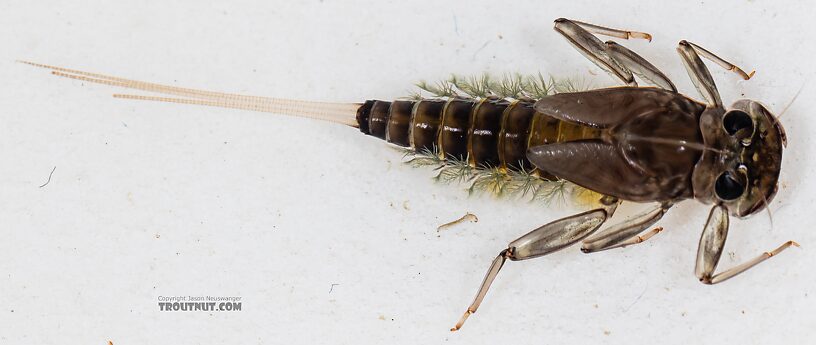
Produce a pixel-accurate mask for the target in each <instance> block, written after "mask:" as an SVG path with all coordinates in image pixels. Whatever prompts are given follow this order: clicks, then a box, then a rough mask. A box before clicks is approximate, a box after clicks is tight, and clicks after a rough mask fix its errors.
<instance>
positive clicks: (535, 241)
mask: <svg viewBox="0 0 816 345" xmlns="http://www.w3.org/2000/svg"><path fill="white" fill-rule="evenodd" d="M601 203H602V204H603V205H604V206H603V207H601V208H597V209H594V210H590V211H587V212H583V213H579V214H576V215H573V216H569V217H566V218H561V219H559V220H556V221H554V222H551V223H549V224H546V225H544V226H541V227H539V228H538V229H535V230H533V231H530V232H529V233H527V234H526V235H524V236H521V237H519V238H518V239H517V240H515V241H513V242H510V244H509V245H508V246H507V249H505V250H502V251H501V252H500V253H499V255H498V256H496V258H495V259H493V263H492V264H491V265H490V268H489V269H488V270H487V274H486V275H485V277H484V280H482V285H481V286H480V287H479V291H478V292H477V293H476V298H474V299H473V303H471V304H470V306H468V308H467V310H466V311H465V313H464V314H462V317H461V318H460V319H459V322H457V323H456V326H454V327H453V328H451V331H457V330H459V329H460V328H462V325H463V324H464V323H465V321H466V320H467V318H468V317H469V316H470V315H471V314H473V313H475V312H476V310H477V309H478V308H479V305H481V304H482V300H484V298H485V295H487V290H488V289H490V285H491V284H493V280H495V279H496V276H497V275H498V274H499V271H500V270H501V268H502V266H504V263H505V262H506V261H507V260H508V259H509V260H511V261H519V260H527V259H532V258H537V257H539V256H544V255H547V254H550V253H553V252H556V251H558V250H561V249H564V248H566V247H569V246H571V245H573V244H575V243H577V242H578V241H581V240H582V239H584V238H586V237H587V236H589V235H590V234H592V233H593V232H595V230H597V229H598V228H599V227H601V225H603V223H604V222H605V221H606V220H607V219H609V218H611V217H612V214H613V213H614V212H615V209H616V208H617V206H618V204H619V202H618V200H616V199H615V198H612V197H603V198H601Z"/></svg>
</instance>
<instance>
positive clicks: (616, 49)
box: [606, 41, 677, 92]
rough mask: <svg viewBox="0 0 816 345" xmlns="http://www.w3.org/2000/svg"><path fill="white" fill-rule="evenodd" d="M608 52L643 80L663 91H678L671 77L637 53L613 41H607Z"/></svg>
mask: <svg viewBox="0 0 816 345" xmlns="http://www.w3.org/2000/svg"><path fill="white" fill-rule="evenodd" d="M606 50H607V52H609V54H610V55H612V57H613V58H614V59H615V60H616V61H618V62H619V63H620V64H621V65H623V66H625V67H626V68H628V69H629V70H630V71H632V73H634V74H635V75H637V76H638V77H640V78H641V79H643V80H646V81H648V82H649V83H652V84H653V85H656V86H658V87H660V88H662V89H665V90H671V91H675V92H676V91H677V88H676V87H674V84H673V83H672V82H671V80H669V77H667V76H666V75H665V74H663V72H661V71H660V70H659V69H657V67H655V66H654V65H652V64H651V63H650V62H649V61H647V60H646V59H644V58H643V57H642V56H640V55H638V54H637V53H635V52H633V51H631V50H629V49H628V48H626V47H624V46H622V45H620V44H617V43H615V42H613V41H606Z"/></svg>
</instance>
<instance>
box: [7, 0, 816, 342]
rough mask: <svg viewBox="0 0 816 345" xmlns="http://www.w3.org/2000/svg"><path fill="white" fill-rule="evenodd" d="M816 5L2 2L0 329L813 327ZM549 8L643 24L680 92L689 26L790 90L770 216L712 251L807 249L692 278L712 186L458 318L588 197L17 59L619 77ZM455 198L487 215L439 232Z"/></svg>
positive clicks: (209, 68) (798, 332)
mask: <svg viewBox="0 0 816 345" xmlns="http://www.w3.org/2000/svg"><path fill="white" fill-rule="evenodd" d="M815 13H816V8H815V7H814V5H813V3H812V2H811V1H798V2H796V1H789V2H781V1H759V0H757V1H706V2H689V3H687V4H681V2H679V1H671V2H669V1H666V2H662V3H661V2H656V1H648V2H647V1H615V2H614V4H613V3H611V2H610V3H609V4H607V5H602V4H599V3H598V2H596V1H588V2H581V1H570V2H563V3H558V4H555V3H546V2H542V1H523V2H513V4H512V5H511V4H500V3H498V2H496V1H467V2H459V3H453V2H451V3H445V4H440V3H439V2H437V1H414V2H410V3H409V2H383V1H348V2H340V1H332V0H326V1H310V2H308V3H306V2H299V3H295V2H284V1H279V2H271V1H255V2H253V1H242V2H224V3H211V2H202V1H181V2H177V3H167V2H165V1H155V2H138V3H137V2H132V3H131V4H124V3H119V4H116V3H113V2H110V1H96V2H94V1H83V2H81V3H80V2H76V3H74V4H68V3H63V2H56V1H55V2H53V3H50V4H49V3H45V2H42V3H39V4H34V3H30V2H28V1H25V2H24V1H4V2H3V4H0V23H2V31H1V32H2V34H0V47H2V49H0V88H1V89H0V343H3V344H40V343H62V344H104V343H106V341H107V340H112V341H113V342H114V344H195V343H204V344H206V343H230V344H238V343H242V344H247V343H264V344H276V343H277V344H280V343H285V342H298V343H304V344H314V343H318V344H368V343H372V344H391V343H407V344H433V343H441V342H450V343H457V344H481V343H502V344H514V343H536V344H567V343H580V344H589V343H600V342H603V343H611V344H637V343H646V344H652V343H661V344H662V343H667V344H678V343H696V344H699V343H712V344H713V343H722V342H726V341H727V342H728V343H733V344H759V343H765V344H776V343H782V342H783V341H790V343H800V344H801V343H804V342H806V341H810V340H812V336H813V335H814V329H816V301H814V299H816V296H814V295H813V292H814V291H813V287H814V284H816V274H814V269H813V263H814V259H816V254H815V253H816V235H814V230H813V225H814V220H816V216H814V212H813V209H814V208H813V207H814V191H816V184H814V183H813V179H812V178H811V176H813V174H814V162H813V160H811V159H809V158H808V157H810V156H811V154H812V152H813V150H814V149H816V146H814V143H813V136H814V134H816V126H815V125H814V121H813V114H812V111H813V109H814V107H815V106H816V99H815V98H814V84H813V75H814V61H813V57H814V56H816V49H814V45H813V43H814V35H813V34H814V29H813V26H812V18H813V15H814V14H815ZM557 17H568V18H575V19H581V20H584V21H588V22H592V23H596V24H602V25H608V26H611V27H617V28H627V29H633V30H640V31H646V32H649V33H651V34H653V35H654V37H655V39H654V41H653V42H651V43H647V42H644V41H637V42H623V43H624V44H625V45H627V46H628V47H630V48H632V49H633V50H635V51H637V52H639V53H640V54H642V55H643V56H644V57H646V58H648V59H650V60H651V61H652V62H653V63H655V64H656V65H657V66H659V67H660V68H662V69H663V71H665V72H666V74H667V75H668V76H669V77H670V78H672V80H674V82H675V83H676V84H677V86H678V87H679V88H680V90H681V91H682V92H684V93H686V94H688V95H691V96H693V97H698V96H697V94H696V92H695V91H694V88H693V86H692V85H691V83H690V82H689V80H688V78H687V77H686V74H685V71H684V69H683V67H682V64H681V62H680V60H679V57H678V56H677V55H676V53H675V50H674V49H675V46H676V44H677V42H678V41H679V40H681V39H688V40H691V41H694V42H696V43H699V44H700V45H702V46H704V47H706V48H710V49H711V50H713V51H714V52H716V53H717V54H719V55H721V56H723V57H726V58H728V59H730V60H732V61H733V62H735V63H737V64H738V65H740V66H742V67H744V68H745V69H746V70H748V71H750V70H751V69H756V70H757V74H756V76H755V77H754V78H753V79H752V80H750V81H741V80H739V78H737V77H736V76H735V75H732V74H730V73H727V72H726V71H724V70H721V69H719V68H718V67H716V66H714V65H713V64H710V63H709V66H711V70H712V74H713V75H714V78H715V79H716V81H717V83H718V86H719V88H720V91H721V93H722V96H723V100H724V101H725V102H726V104H730V103H731V102H732V101H735V100H737V99H738V98H741V97H743V95H744V97H748V98H753V99H757V100H760V101H763V102H765V103H766V104H767V105H768V106H769V107H770V108H771V109H773V110H775V111H776V112H779V111H781V109H782V108H784V107H785V105H786V104H788V103H789V102H790V101H791V99H792V98H793V96H794V95H795V94H796V93H797V91H799V90H800V89H802V93H801V96H800V97H799V98H798V100H797V101H796V102H795V103H793V105H792V106H791V107H790V109H789V110H788V112H787V113H786V114H785V115H784V117H783V118H782V120H781V121H782V123H783V124H784V126H785V127H786V128H787V130H788V136H789V145H788V149H787V151H785V156H784V164H783V169H782V176H781V179H780V186H781V188H780V191H779V194H778V196H777V197H776V199H775V200H774V201H773V203H772V206H771V210H772V211H773V222H772V223H771V221H770V219H769V217H768V216H767V214H765V213H763V214H759V215H758V216H755V217H753V218H750V219H748V220H743V221H740V220H735V221H732V228H731V237H730V238H729V240H728V244H727V246H726V252H727V253H728V254H726V255H724V256H723V260H722V262H721V265H720V266H721V267H730V266H732V265H735V264H737V263H739V262H742V261H744V260H747V259H750V258H752V257H754V256H755V255H757V254H759V253H760V252H762V251H765V250H769V249H772V248H775V247H776V246H777V245H779V244H780V243H782V242H784V241H786V240H790V239H794V240H797V241H799V242H800V243H801V244H802V248H801V249H791V250H789V251H787V252H785V253H783V254H782V255H780V256H779V257H777V258H774V259H772V260H770V261H768V262H766V263H764V264H762V265H760V266H759V267H757V268H755V269H753V270H751V271H749V272H748V273H746V274H744V275H742V276H740V277H738V278H736V279H733V280H731V281H728V282H727V283H724V284H722V285H718V286H713V287H712V286H704V285H702V284H700V283H698V282H697V280H696V279H695V278H694V275H693V265H694V256H695V253H696V243H697V240H698V238H699V233H700V231H701V229H702V226H703V223H704V222H705V217H706V215H707V212H708V207H707V206H705V205H701V204H699V203H697V202H694V201H688V202H686V203H683V204H681V205H680V206H678V207H676V208H675V209H673V210H672V211H671V212H670V213H669V214H668V215H667V216H666V218H664V220H663V221H661V223H660V224H661V225H662V226H664V227H665V228H666V231H665V232H663V233H661V234H659V235H658V236H657V237H655V238H654V239H653V240H650V241H649V242H647V243H646V244H643V245H639V246H635V247H629V248H626V249H622V250H613V251H607V252H602V253H598V254H592V255H585V254H582V253H580V252H579V251H578V250H577V248H570V249H568V250H564V251H562V252H559V253H556V254H554V255H551V256H548V257H544V258H540V259H537V260H531V261H525V262H511V263H508V264H507V265H506V266H505V268H504V270H503V271H502V272H501V274H500V276H499V278H498V280H497V281H496V283H495V284H494V287H493V289H492V290H491V291H490V293H489V295H488V296H487V300H486V302H485V303H484V304H483V305H482V308H481V309H480V310H479V312H478V313H477V314H476V315H474V316H473V317H472V318H471V319H470V320H469V322H468V323H467V324H466V325H465V327H464V328H463V330H462V331H461V332H458V333H451V332H449V331H448V329H449V328H450V327H451V326H452V325H453V324H454V323H455V321H456V320H457V318H458V317H459V316H460V315H461V313H462V312H463V311H464V309H465V308H466V306H467V304H468V303H470V301H471V299H472V297H473V294H474V293H475V291H476V288H477V286H478V284H479V282H480V281H481V279H482V276H483V274H484V272H485V270H486V269H487V266H488V265H489V262H490V261H491V260H492V259H493V257H494V255H495V254H496V253H497V252H499V251H500V250H501V249H503V248H505V246H506V244H507V243H508V242H509V241H511V240H512V239H514V238H516V237H518V236H520V235H522V234H524V233H526V232H527V231H528V230H530V229H532V228H534V227H536V226H538V225H541V224H543V223H546V222H548V221H551V220H553V219H554V218H556V217H560V216H564V215H566V214H569V213H571V212H573V213H574V212H576V211H577V210H578V208H576V207H575V206H569V205H567V206H557V205H551V206H550V207H545V206H542V205H539V204H530V203H526V202H522V201H519V202H513V201H506V200H495V199H493V198H490V197H470V198H469V197H468V196H467V193H466V192H465V191H464V190H463V189H464V186H461V185H460V186H456V185H454V186H445V185H439V184H434V183H433V182H432V181H431V180H430V176H431V175H432V173H431V171H429V170H427V169H412V168H410V167H407V166H405V165H402V164H401V163H400V159H401V157H400V155H399V154H398V153H396V152H394V151H393V150H392V149H391V148H389V147H388V146H387V145H386V144H384V143H383V142H381V141H378V140H375V139H374V138H372V137H367V136H364V135H361V134H360V133H359V132H357V131H356V130H354V129H351V128H347V127H343V126H339V125H332V124H326V123H319V122H314V121H309V120H303V119H296V118H290V117H283V116H277V115H272V114H266V113H252V112H245V111H237V110H224V109H213V108H205V107H194V106H184V105H171V104H155V103H146V102H137V101H126V100H117V99H113V98H112V97H110V94H111V93H113V92H117V91H120V90H115V89H113V88H110V87H105V86H98V85H88V84H84V83H80V82H74V81H69V80H60V79H57V78H54V77H52V76H50V75H48V73H47V71H45V70H39V69H34V68H31V67H29V66H26V65H23V64H19V63H15V62H14V60H16V59H26V60H33V61H37V62H43V63H50V64H56V65H61V66H66V67H72V68H77V69H85V70H90V71H93V72H100V73H108V74H114V75H118V76H123V77H130V78H135V79H140V80H147V81H155V82H162V83H169V84H172V85H179V86H189V87H197V88H203V89H212V90H219V91H232V92H240V93H248V94H256V95H265V96H276V97H289V98H302V99H315V100H328V101H361V100H365V99H371V98H379V99H393V98H397V97H401V96H405V95H407V94H408V92H409V91H411V90H413V88H412V84H413V83H414V82H416V81H418V80H420V79H426V80H438V79H443V78H446V77H447V76H448V75H449V74H450V73H458V74H466V75H467V74H477V73H481V72H484V71H488V72H493V73H504V72H523V73H536V72H538V71H541V72H543V73H553V74H555V75H556V76H562V77H574V76H581V77H585V78H588V79H590V80H592V81H593V82H594V83H595V85H610V84H612V80H611V79H610V78H609V77H608V76H606V75H605V74H603V73H602V72H600V70H598V69H597V68H596V67H594V66H593V65H591V64H590V63H589V62H588V61H587V60H585V59H584V58H583V57H582V56H581V55H580V54H579V53H577V52H576V51H574V50H573V49H572V48H571V47H570V46H569V44H568V43H567V42H566V41H565V40H563V39H562V38H561V37H560V36H559V35H558V34H557V33H555V32H554V31H553V30H552V29H551V27H552V20H553V19H555V18H557ZM698 98H699V97H698ZM55 166H56V170H55V171H54V174H53V176H52V178H51V180H50V183H48V184H47V185H46V186H44V187H42V188H39V186H40V185H42V184H43V183H45V181H46V180H47V178H48V175H49V172H50V171H51V170H52V168H53V167H55ZM636 208H637V205H636V206H635V207H627V208H625V209H623V211H624V212H621V213H620V214H619V215H618V216H619V218H620V217H621V216H623V215H626V214H631V212H633V210H634V209H636ZM467 211H470V212H472V213H474V214H476V215H477V216H478V217H479V220H480V221H479V222H478V223H471V224H465V225H462V226H459V227H455V228H452V229H450V230H449V231H447V232H443V233H441V234H438V233H437V232H436V227H437V226H438V225H440V224H442V223H444V222H447V221H450V220H453V219H456V218H458V217H460V216H461V215H463V214H464V213H465V212H467ZM332 284H338V285H335V286H334V287H333V288H332ZM330 290H331V292H330ZM173 295H194V296H195V295H213V296H242V297H243V310H242V311H241V312H234V313H212V314H211V313H202V312H199V313H182V312H160V311H159V310H158V306H157V298H158V297H159V296H173Z"/></svg>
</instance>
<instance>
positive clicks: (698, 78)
mask: <svg viewBox="0 0 816 345" xmlns="http://www.w3.org/2000/svg"><path fill="white" fill-rule="evenodd" d="M677 52H678V53H679V54H680V57H681V58H682V60H683V65H685V66H686V70H687V72H688V75H689V78H691V82H692V83H694V86H695V87H696V88H697V91H698V92H700V94H702V95H703V97H704V98H705V99H706V101H707V102H708V105H710V106H716V107H720V108H721V107H722V105H723V104H722V99H720V92H719V91H717V85H716V84H714V78H712V77H711V73H710V72H709V71H708V68H707V67H706V66H705V64H704V63H703V60H702V59H700V56H701V55H702V56H703V57H705V58H707V59H709V60H711V61H714V62H715V63H716V64H718V65H720V66H722V67H723V68H725V69H727V70H729V71H732V72H734V73H737V74H738V75H739V76H740V77H742V79H745V80H748V79H751V77H752V76H753V75H754V72H751V73H745V72H744V71H743V70H742V69H741V68H739V67H737V66H735V65H734V64H732V63H730V62H728V61H725V60H723V59H722V58H720V57H719V56H717V55H714V54H713V53H711V52H710V51H708V50H705V49H703V48H702V47H700V46H698V45H696V44H694V43H691V42H688V41H685V40H683V41H680V44H679V45H678V46H677Z"/></svg>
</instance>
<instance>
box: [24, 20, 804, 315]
mask: <svg viewBox="0 0 816 345" xmlns="http://www.w3.org/2000/svg"><path fill="white" fill-rule="evenodd" d="M555 31H557V32H558V33H559V34H561V35H563V36H564V37H565V38H566V39H567V41H569V43H571V44H572V45H573V46H574V47H575V48H576V49H577V50H578V51H579V52H581V53H582V54H583V55H584V56H586V57H587V58H588V59H589V60H591V61H592V62H593V63H595V64H596V65H597V66H598V67H600V68H602V69H603V70H605V71H606V72H608V73H610V74H611V75H612V76H613V77H615V78H617V79H618V80H620V81H621V82H622V83H623V84H624V86H619V87H611V88H602V89H593V90H576V89H574V88H564V87H561V88H560V90H559V89H558V87H557V85H556V84H555V83H553V82H548V81H547V80H546V79H544V78H542V77H540V76H539V77H538V78H521V77H511V78H508V79H507V80H505V81H502V82H493V81H491V80H490V79H489V78H487V77H484V78H481V79H479V78H472V79H464V78H452V79H450V80H448V81H445V82H442V83H440V84H437V85H428V84H424V83H423V84H421V85H420V87H421V88H422V89H424V90H426V91H429V92H431V93H432V94H434V95H435V96H436V97H432V98H421V97H417V98H414V99H403V100H396V101H392V102H391V101H381V100H369V101H365V102H362V103H326V102H309V101H297V100H288V99H277V98H267V97H256V96H244V95H237V94H227V93H220V92H211V91H202V90H195V89H188V88H180V87H173V86H167V85H160V84H154V83H147V82H140V81H135V80H130V79H124V78H118V77H111V76H107V75H103V74H96V73H88V72H82V71H77V70H72V69H66V68H61V67H54V66H49V65H42V64H36V63H30V62H26V63H27V64H31V65H34V66H38V67H43V68H47V69H50V70H52V73H53V74H55V75H57V76H61V77H67V78H72V79H77V80H82V81H87V82H92V83H99V84H106V85H111V86H118V87H124V88H130V89H137V90H142V91H147V92H153V93H158V94H164V95H172V96H176V97H164V96H143V95H126V94H117V95H114V97H118V98H126V99H136V100H149V101H161V102H174V103H185V104H196V105H209V106H217V107H225V108H234V109H245V110H254V111H263V112H271V113H278V114H287V115H294V116H300V117H308V118H314V119H318V120H323V121H330V122H335V123H340V124H344V125H348V126H351V127H356V128H358V129H359V130H360V131H361V132H362V133H364V134H366V135H370V136H373V137H376V138H380V139H383V140H385V141H386V142H388V143H391V144H393V145H396V146H399V147H403V148H405V150H407V151H408V155H409V156H411V159H410V162H412V163H413V164H415V165H435V166H437V169H438V171H439V172H438V175H437V179H441V180H446V181H452V180H467V181H471V182H472V185H471V189H474V188H481V189H488V190H492V191H496V192H515V193H520V194H522V195H526V194H528V193H529V194H531V195H533V198H536V197H537V196H538V195H551V194H553V193H556V191H558V190H560V189H559V188H561V187H563V186H564V185H565V183H567V182H569V183H570V184H573V185H574V186H577V187H575V188H576V189H582V190H587V191H590V193H589V195H591V196H593V198H595V201H597V203H596V206H597V207H595V208H593V209H590V210H588V211H585V212H581V213H578V214H575V215H572V216H568V217H565V218H562V219H558V220H555V221H553V222H550V223H548V224H545V225H543V226H541V227H539V228H537V229H534V230H532V231H530V232H529V233H527V234H525V235H524V236H521V237H520V238H518V239H516V240H514V241H512V242H510V244H509V245H508V246H507V248H505V249H504V250H501V251H500V252H499V254H498V255H497V256H496V258H495V259H494V260H493V262H492V264H491V265H490V267H489V269H488V271H487V275H486V276H485V278H484V280H483V281H482V283H481V286H480V288H479V290H478V292H477V294H476V297H475V299H474V301H473V303H472V304H471V305H470V306H469V307H468V308H467V310H466V311H465V313H464V314H463V315H462V317H461V318H460V319H459V321H458V322H457V323H456V325H455V326H454V327H453V328H452V329H451V330H458V329H459V328H461V327H462V325H463V324H464V322H465V320H466V319H467V318H468V316H470V315H471V314H473V313H474V312H476V310H477V309H478V307H479V305H480V304H481V302H482V300H483V299H484V297H485V295H486V294H487V291H488V289H489V287H490V285H491V284H492V282H493V280H494V279H495V278H496V276H497V275H498V273H499V271H500V270H501V268H502V266H503V265H504V263H505V262H506V261H507V260H511V261H519V260H527V259H532V258H536V257H540V256H543V255H547V254H550V253H552V252H555V251H557V250H560V249H563V248H566V247H569V246H572V245H574V244H576V243H578V242H581V243H582V244H581V251H583V252H585V253H592V252H597V251H601V250H606V249H610V248H618V247H624V246H627V245H633V244H637V243H641V242H643V241H645V240H647V239H648V238H650V237H652V236H654V235H655V234H657V233H658V232H660V231H661V230H662V228H661V227H656V228H652V227H653V225H654V224H655V223H657V222H658V221H659V220H660V219H661V218H662V217H663V215H665V214H666V212H668V210H669V209H670V208H671V207H672V206H673V205H674V204H676V203H678V202H680V201H683V200H686V199H696V200H698V201H700V202H702V203H705V204H710V205H712V208H711V211H710V212H709V215H708V220H707V222H706V224H705V226H704V228H703V232H702V235H701V237H700V241H699V246H698V250H697V257H696V265H695V275H696V276H697V278H698V279H699V280H700V281H701V282H702V283H704V284H716V283H719V282H723V281H725V280H727V279H729V278H732V277H734V276H736V275H738V274H740V273H742V272H744V271H746V270H748V269H749V268H751V267H753V266H755V265H757V264H759V263H760V262H762V261H764V260H766V259H768V258H770V257H771V256H774V255H776V254H778V253H779V252H781V251H783V250H785V249H786V248H789V247H790V246H793V245H796V242H793V241H788V242H785V243H784V244H782V245H780V246H779V247H777V248H776V249H774V250H772V251H769V252H765V253H762V254H761V255H759V256H758V257H756V258H754V259H751V260H749V261H747V262H744V263H742V264H739V265H737V266H735V267H732V268H729V269H726V270H723V271H721V272H719V273H716V268H717V264H718V262H719V260H720V257H721V255H722V252H723V247H724V245H725V240H726V237H727V234H728V228H729V218H730V216H734V217H737V218H743V217H747V216H750V215H752V214H755V213H757V212H759V211H760V210H762V209H765V208H767V207H768V204H769V203H770V202H771V200H772V199H773V197H774V195H775V194H776V191H777V180H778V178H779V174H780V169H781V163H782V151H783V149H784V147H785V145H786V138H785V132H784V129H783V128H782V125H781V124H780V123H779V121H778V119H777V118H776V117H775V116H774V115H773V114H772V113H771V111H770V110H768V109H767V108H766V107H765V106H763V105H762V104H761V103H759V102H757V101H753V100H747V99H746V100H739V101H737V102H735V103H733V104H732V105H731V106H730V107H725V106H724V104H723V102H722V100H721V98H720V94H719V92H718V90H717V87H716V86H715V83H714V80H713V78H712V76H711V74H710V72H709V70H708V68H707V67H706V65H705V64H704V63H703V61H702V58H705V59H708V60H710V61H712V62H714V63H716V64H717V65H720V66H721V67H724V68H726V69H728V70H730V71H732V72H734V73H736V74H737V75H739V76H740V77H742V78H743V79H745V80H748V79H750V78H751V76H752V75H753V72H751V73H745V72H744V71H743V70H742V69H740V68H739V67H737V66H735V65H733V64H731V63H729V62H728V61H726V60H724V59H722V58H720V57H718V56H717V55H715V54H713V53H712V52H710V51H708V50H706V49H704V48H702V47H700V46H698V45H696V44H694V43H691V42H688V41H680V43H679V44H678V46H677V52H678V53H679V54H680V57H681V61H682V62H683V64H684V65H685V67H686V69H687V71H688V75H689V77H690V78H691V81H692V82H693V84H694V85H695V87H696V88H697V90H698V92H699V93H700V94H701V95H702V101H698V100H694V99H692V98H690V97H688V96H685V95H683V94H681V93H678V92H677V89H676V88H675V86H674V84H673V83H672V82H671V80H669V79H668V78H667V77H666V76H665V75H664V74H663V73H662V72H661V71H660V70H659V69H658V68H657V67H655V66H654V65H652V64H651V63H649V62H648V61H646V60H645V59H644V58H642V57H641V56H640V55H638V54H636V53H635V52H633V51H631V50H629V49H627V48H625V47H623V46H621V45H619V44H617V43H615V42H613V41H607V42H602V41H601V40H599V39H598V38H597V37H596V36H595V35H605V36H610V37H616V38H620V39H630V38H634V39H646V40H649V41H651V35H649V34H647V33H642V32H635V31H625V30H617V29H610V28H606V27H601V26H596V25H592V24H587V23H582V22H578V21H572V20H568V19H563V18H562V19H557V20H556V21H555ZM635 76H637V77H639V78H640V79H641V80H642V81H643V82H646V83H649V84H651V85H653V86H650V87H640V86H638V83H637V82H636V80H635ZM623 201H631V202H638V203H652V204H654V206H653V207H651V208H650V209H648V210H647V211H646V212H644V213H642V214H639V215H636V216H634V217H631V218H629V219H626V220H623V221H621V222H618V223H615V224H612V225H611V226H608V227H606V228H604V229H603V230H601V231H598V230H599V229H600V228H601V227H602V226H603V224H605V223H606V222H607V221H608V220H609V219H610V218H612V216H613V215H614V213H615V210H616V209H617V207H618V205H619V204H620V203H621V202H623ZM650 228H651V230H649V229H650Z"/></svg>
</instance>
